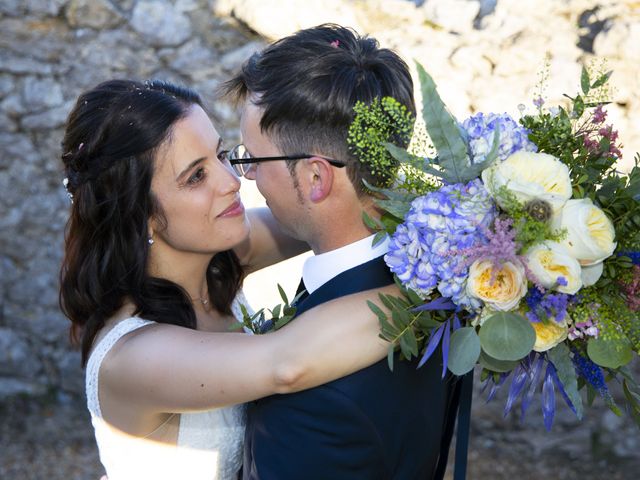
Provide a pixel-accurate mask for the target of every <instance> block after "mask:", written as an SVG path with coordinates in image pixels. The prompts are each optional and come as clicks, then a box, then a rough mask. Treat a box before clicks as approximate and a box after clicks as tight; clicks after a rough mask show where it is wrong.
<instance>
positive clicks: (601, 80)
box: [591, 70, 613, 89]
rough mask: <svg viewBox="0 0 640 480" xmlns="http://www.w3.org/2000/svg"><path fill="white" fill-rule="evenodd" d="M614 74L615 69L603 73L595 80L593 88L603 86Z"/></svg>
mask: <svg viewBox="0 0 640 480" xmlns="http://www.w3.org/2000/svg"><path fill="white" fill-rule="evenodd" d="M612 74H613V70H611V71H608V72H607V73H603V74H602V75H600V77H599V78H598V79H597V80H596V81H595V82H593V85H591V88H594V89H595V88H598V87H601V86H602V85H604V84H605V83H607V82H608V81H609V78H610V77H611V75H612Z"/></svg>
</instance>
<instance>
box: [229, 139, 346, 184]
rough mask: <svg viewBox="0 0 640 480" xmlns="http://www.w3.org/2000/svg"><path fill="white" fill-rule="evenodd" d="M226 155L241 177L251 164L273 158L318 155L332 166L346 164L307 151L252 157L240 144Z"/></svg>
mask: <svg viewBox="0 0 640 480" xmlns="http://www.w3.org/2000/svg"><path fill="white" fill-rule="evenodd" d="M226 155H227V158H228V159H229V163H230V164H231V166H232V167H233V169H234V170H235V172H236V173H237V174H238V175H239V176H241V177H244V176H245V175H246V174H247V172H248V171H249V169H250V168H251V165H252V164H254V163H259V162H271V161H275V160H303V159H305V158H313V157H318V158H322V159H324V160H326V161H327V162H329V164H331V165H333V166H334V167H338V168H343V167H345V166H346V164H345V163H344V162H342V161H340V160H334V159H333V158H327V157H323V156H322V155H311V154H308V153H299V154H296V155H282V156H279V157H252V156H251V154H250V153H249V152H248V151H247V148H246V147H245V146H244V145H242V144H240V145H236V146H235V147H233V148H232V149H231V150H229V151H228V152H227V153H226Z"/></svg>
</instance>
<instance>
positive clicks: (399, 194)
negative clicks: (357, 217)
mask: <svg viewBox="0 0 640 480" xmlns="http://www.w3.org/2000/svg"><path fill="white" fill-rule="evenodd" d="M396 148H397V147H396ZM400 150H402V149H400ZM402 151H404V150H402ZM362 183H364V186H365V187H367V188H368V189H369V190H371V191H372V192H376V193H379V194H381V195H384V197H385V198H387V199H389V200H397V201H400V202H407V203H411V201H412V200H414V199H415V198H416V197H417V195H416V194H414V193H409V192H406V191H404V190H390V189H388V188H379V187H376V186H374V185H371V184H370V183H369V182H367V181H366V180H362Z"/></svg>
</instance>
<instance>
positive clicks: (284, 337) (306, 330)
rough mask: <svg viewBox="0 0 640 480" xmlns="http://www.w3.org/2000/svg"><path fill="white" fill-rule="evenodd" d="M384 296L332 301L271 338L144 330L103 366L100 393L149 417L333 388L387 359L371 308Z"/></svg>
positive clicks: (373, 293)
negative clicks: (335, 382)
mask: <svg viewBox="0 0 640 480" xmlns="http://www.w3.org/2000/svg"><path fill="white" fill-rule="evenodd" d="M379 292H384V293H391V294H395V293H396V292H397V290H396V288H395V286H390V287H385V288H384V289H380V290H375V291H374V290H371V291H367V292H363V293H358V294H354V295H349V296H347V297H342V298H340V299H337V300H333V301H331V302H328V303H326V304H323V305H320V306H318V307H316V308H314V309H312V310H309V311H308V312H305V313H304V314H302V315H300V317H299V318H297V319H296V320H295V321H293V322H291V323H290V324H289V325H287V326H285V327H284V328H282V329H280V330H278V331H276V332H273V333H269V334H265V335H246V334H239V333H235V334H232V333H206V332H199V331H195V330H189V329H186V328H181V327H175V326H172V325H166V324H157V325H152V326H148V327H144V328H143V329H141V331H138V332H134V334H132V335H131V336H130V338H128V339H127V340H126V341H124V342H122V345H116V346H115V347H114V349H113V350H112V351H111V352H110V353H109V355H108V357H107V358H105V362H104V363H103V367H102V369H101V374H100V382H101V388H103V389H105V390H106V391H108V394H109V395H110V396H112V398H120V399H122V400H123V401H124V400H126V401H127V402H128V403H129V404H131V405H132V406H134V405H137V406H138V408H144V410H145V411H147V412H182V411H194V410H203V409H210V408H215V407H219V406H223V405H228V404H234V403H240V402H246V401H249V400H253V399H256V398H260V397H264V396H267V395H270V394H274V393H288V392H294V391H298V390H303V389H306V388H310V387H313V386H317V385H320V384H323V383H326V382H329V381H331V380H335V379H337V378H340V377H343V376H345V375H348V374H350V373H353V372H355V371H357V370H360V369H362V368H364V367H366V366H369V365H371V364H373V363H375V362H377V361H379V360H380V359H382V358H384V356H385V354H386V352H387V348H388V345H389V344H388V343H387V342H385V341H384V340H382V339H380V338H379V337H378V333H379V329H380V327H379V324H378V319H377V317H376V316H375V315H374V314H373V313H372V312H371V311H370V310H369V308H368V307H367V305H366V301H367V300H372V301H377V300H378V297H377V294H378V293H379ZM377 303H380V302H379V301H377Z"/></svg>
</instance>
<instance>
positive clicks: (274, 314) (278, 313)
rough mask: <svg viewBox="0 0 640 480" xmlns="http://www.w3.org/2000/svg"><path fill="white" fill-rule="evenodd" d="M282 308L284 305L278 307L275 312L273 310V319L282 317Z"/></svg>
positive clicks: (274, 309)
mask: <svg viewBox="0 0 640 480" xmlns="http://www.w3.org/2000/svg"><path fill="white" fill-rule="evenodd" d="M281 308H282V305H276V306H275V307H274V308H273V310H271V316H272V317H273V318H278V317H279V316H280V309H281Z"/></svg>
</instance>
